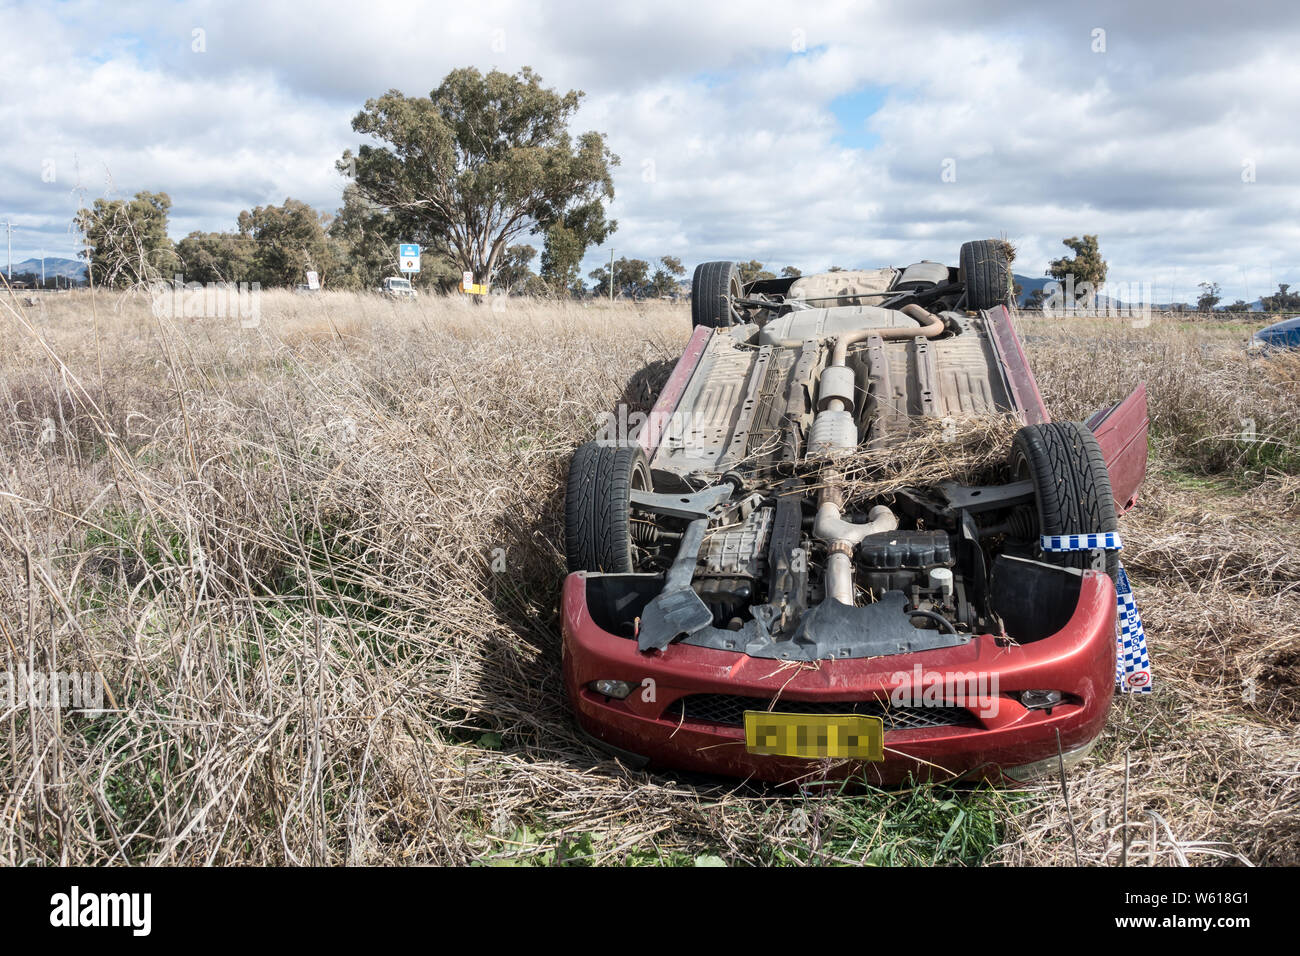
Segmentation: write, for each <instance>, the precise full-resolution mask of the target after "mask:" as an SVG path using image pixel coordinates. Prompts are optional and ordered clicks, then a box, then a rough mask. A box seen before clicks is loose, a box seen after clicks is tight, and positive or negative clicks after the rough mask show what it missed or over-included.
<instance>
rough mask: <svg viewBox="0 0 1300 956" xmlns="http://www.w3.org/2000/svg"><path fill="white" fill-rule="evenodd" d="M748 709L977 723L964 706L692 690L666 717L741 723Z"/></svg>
mask: <svg viewBox="0 0 1300 956" xmlns="http://www.w3.org/2000/svg"><path fill="white" fill-rule="evenodd" d="M747 710H774V711H776V712H777V713H780V714H862V715H863V716H866V717H880V718H881V719H883V720H884V722H885V729H886V730H919V729H921V728H924V727H959V726H961V725H963V724H970V723H974V718H973V717H972V716H971V712H970V711H969V710H967V709H966V708H964V707H893V706H890V704H889V703H888V702H887V701H878V700H829V701H807V700H784V699H778V700H777V702H776V703H775V704H773V703H772V701H771V700H769V699H765V698H762V697H737V696H736V695H734V694H690V695H688V696H686V697H682V698H681V699H679V700H675V701H673V702H672V703H671V704H669V705H668V708H667V709H666V710H665V711H664V718H665V719H666V720H682V719H683V717H684V718H685V719H686V720H690V721H694V722H696V723H701V724H722V725H724V726H729V727H739V726H741V725H742V724H744V722H745V711H747Z"/></svg>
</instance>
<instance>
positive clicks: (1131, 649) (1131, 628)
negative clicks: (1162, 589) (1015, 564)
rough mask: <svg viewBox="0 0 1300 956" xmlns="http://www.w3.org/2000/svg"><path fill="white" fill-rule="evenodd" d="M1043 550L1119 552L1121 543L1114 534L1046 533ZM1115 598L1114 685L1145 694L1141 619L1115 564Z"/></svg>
mask: <svg viewBox="0 0 1300 956" xmlns="http://www.w3.org/2000/svg"><path fill="white" fill-rule="evenodd" d="M1039 547H1040V548H1042V549H1043V550H1044V551H1121V550H1123V548H1124V542H1123V541H1121V540H1120V537H1119V534H1118V533H1116V532H1114V531H1105V532H1102V533H1100V534H1045V535H1043V536H1042V537H1041V538H1040V539H1039ZM1118 568H1119V573H1118V574H1117V575H1116V576H1115V577H1116V581H1115V598H1116V602H1117V603H1118V613H1117V615H1116V624H1117V630H1118V634H1117V636H1116V645H1117V646H1116V652H1115V683H1116V684H1117V685H1119V689H1120V690H1121V691H1123V692H1125V693H1148V692H1150V690H1151V658H1150V656H1149V655H1148V654H1147V635H1146V631H1145V630H1143V628H1142V616H1141V615H1140V614H1138V609H1137V602H1135V601H1134V600H1133V586H1132V585H1131V584H1130V583H1129V580H1128V575H1127V574H1125V573H1124V566H1123V565H1122V564H1121V565H1118Z"/></svg>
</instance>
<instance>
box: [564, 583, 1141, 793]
mask: <svg viewBox="0 0 1300 956" xmlns="http://www.w3.org/2000/svg"><path fill="white" fill-rule="evenodd" d="M586 586H587V585H586V574H585V573H582V572H578V573H575V574H570V575H569V576H568V578H567V579H566V580H565V582H564V596H563V626H564V681H565V687H566V688H567V691H568V694H569V700H570V702H571V703H572V706H573V709H574V712H575V713H576V715H577V719H578V724H579V725H580V726H581V727H582V729H583V730H585V731H586V732H587V733H588V734H590V735H591V736H592V737H594V738H595V739H596V740H597V741H598V742H601V743H603V744H605V745H607V746H609V747H612V748H616V749H617V750H620V751H624V752H627V753H629V754H635V755H638V756H640V757H643V758H646V759H647V760H648V761H649V763H650V765H651V766H659V767H674V768H679V769H683V770H694V771H700V772H705V773H715V774H726V775H729V776H736V777H754V778H756V779H760V780H769V781H775V782H787V781H794V780H798V779H820V778H822V777H823V776H828V777H830V778H842V777H846V776H850V775H854V774H865V779H866V780H868V781H869V782H871V783H878V784H895V783H901V782H903V781H904V780H905V779H906V778H907V776H908V775H909V774H910V775H912V776H913V777H915V778H918V779H934V780H944V779H952V778H956V777H962V778H965V779H987V780H991V781H993V782H999V783H1006V782H1012V783H1014V782H1017V780H1016V778H1015V777H1014V776H1012V775H1007V774H1005V773H1004V771H1010V770H1012V768H1016V767H1023V766H1024V765H1026V764H1032V763H1034V762H1036V761H1041V760H1046V759H1047V758H1049V757H1054V756H1055V755H1056V754H1057V747H1058V743H1057V731H1060V744H1059V746H1060V749H1061V750H1062V751H1064V752H1066V753H1067V754H1068V753H1069V752H1070V751H1072V750H1077V749H1079V748H1081V747H1083V746H1085V745H1087V744H1089V743H1090V742H1091V741H1092V740H1093V739H1094V738H1095V737H1096V736H1097V734H1099V733H1100V732H1101V729H1102V726H1103V725H1104V724H1105V722H1106V713H1107V711H1108V709H1109V707H1110V700H1111V695H1112V694H1113V693H1114V690H1115V588H1114V585H1113V584H1112V583H1111V580H1110V578H1109V577H1107V576H1106V575H1105V574H1102V573H1100V572H1091V571H1090V572H1086V573H1085V578H1084V582H1083V586H1082V589H1081V592H1080V595H1079V603H1078V606H1077V607H1076V609H1075V612H1074V615H1073V616H1072V617H1071V618H1070V620H1069V623H1068V624H1067V625H1066V626H1065V627H1064V628H1063V629H1062V630H1061V631H1059V632H1058V633H1056V634H1054V635H1052V636H1051V637H1048V638H1044V639H1043V640H1040V641H1035V642H1034V643H1032V644H1026V645H1023V646H1007V645H1003V644H999V642H998V641H997V640H996V639H995V638H993V637H991V636H979V637H976V638H974V639H973V640H972V641H971V642H970V643H969V644H966V645H963V646H961V647H953V648H943V649H939V650H931V651H922V652H919V653H915V654H906V655H898V656H893V657H875V658H865V659H857V660H827V661H819V662H817V663H816V664H805V665H802V666H800V665H792V664H783V663H781V662H778V661H774V660H767V659H761V658H754V657H748V656H746V655H744V654H739V653H732V652H729V651H719V650H713V649H711V648H703V647H693V646H691V645H688V644H673V645H672V646H670V647H669V648H668V649H667V650H666V651H664V652H662V653H659V652H655V653H651V654H642V653H641V652H640V651H638V650H637V646H636V642H635V641H633V640H629V639H627V638H624V637H620V636H618V635H615V634H610V633H609V632H607V631H605V630H603V629H602V628H601V627H600V626H599V625H597V624H596V622H595V621H594V620H592V617H591V615H590V613H589V612H588V608H587V593H586ZM918 667H919V668H920V674H922V675H925V678H926V680H928V681H933V679H934V678H932V677H930V675H943V674H949V675H951V674H957V675H969V674H976V675H981V677H982V679H983V680H984V681H985V682H986V684H985V686H986V687H987V689H988V690H989V692H990V694H993V693H996V696H992V697H986V698H982V699H979V700H975V701H972V700H971V699H970V698H969V697H968V698H967V700H966V701H965V705H966V707H967V709H969V710H970V711H971V720H970V721H969V722H968V723H964V724H961V725H957V726H942V727H927V728H924V729H908V730H904V729H898V730H887V731H886V733H885V760H884V761H883V762H871V763H864V762H859V761H839V762H837V763H835V764H834V765H832V766H830V768H829V770H827V768H826V767H825V766H824V764H825V761H820V762H819V761H809V760H804V759H798V758H787V757H773V756H766V755H760V754H751V753H749V752H748V751H747V750H746V749H745V734H744V729H743V728H742V727H740V726H735V725H731V724H717V723H703V722H697V721H693V720H690V719H685V720H683V719H682V717H681V716H680V714H678V713H675V712H673V711H675V708H674V707H673V705H674V704H675V703H677V701H678V700H679V699H680V698H682V697H684V696H686V695H688V694H732V695H737V696H741V697H756V698H764V699H769V700H770V699H771V698H772V697H775V696H777V695H778V694H779V700H778V704H777V705H776V707H775V708H774V709H775V710H777V711H780V710H781V709H782V708H781V706H780V702H781V701H784V702H796V701H807V702H823V703H831V702H834V703H843V702H846V701H871V700H881V701H888V700H889V699H890V696H891V692H893V693H895V694H896V695H897V694H898V693H899V692H900V689H903V690H906V688H908V687H909V686H910V685H912V684H914V683H915V681H916V677H917V676H918V672H917V670H916V668H918ZM647 678H649V679H650V680H651V681H653V685H652V687H653V694H650V693H648V691H649V690H650V688H651V685H646V690H644V691H643V690H637V691H634V692H633V693H632V694H630V695H629V696H628V697H627V699H626V700H615V699H611V698H608V697H605V696H604V695H601V694H598V693H596V692H595V691H593V690H591V688H590V687H589V686H588V685H589V684H590V683H591V682H592V681H595V680H598V679H609V680H622V681H629V682H632V683H633V684H636V685H638V686H642V685H643V683H644V682H645V681H646V679H647ZM922 689H923V688H922V687H920V686H918V687H917V688H916V700H917V701H920V700H921V699H922ZM1035 689H1041V690H1057V691H1061V692H1063V693H1064V694H1065V695H1066V702H1065V703H1062V704H1059V705H1057V706H1056V707H1054V708H1053V709H1052V711H1051V712H1050V713H1048V712H1047V711H1045V710H1028V709H1026V708H1025V707H1024V706H1023V705H1022V704H1021V703H1020V701H1019V699H1018V698H1017V697H1016V696H1014V695H1015V694H1016V692H1018V691H1024V690H1035ZM650 697H653V699H647V698H650ZM895 699H897V697H896V698H895ZM932 699H933V697H931V698H927V699H926V703H930V702H931V700H932ZM1020 779H1024V777H1023V776H1022V777H1021V778H1020Z"/></svg>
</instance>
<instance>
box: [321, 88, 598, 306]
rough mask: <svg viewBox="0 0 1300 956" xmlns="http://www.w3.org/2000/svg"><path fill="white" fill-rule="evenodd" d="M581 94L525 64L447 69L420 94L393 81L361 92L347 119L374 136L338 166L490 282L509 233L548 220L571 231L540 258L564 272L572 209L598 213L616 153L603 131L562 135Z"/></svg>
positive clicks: (576, 228) (546, 225) (576, 236)
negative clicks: (374, 95) (371, 94)
mask: <svg viewBox="0 0 1300 956" xmlns="http://www.w3.org/2000/svg"><path fill="white" fill-rule="evenodd" d="M581 97H582V93H581V92H579V91H576V90H570V91H569V92H568V93H565V94H560V93H557V92H556V91H554V90H551V89H546V88H544V87H543V86H542V81H541V77H539V76H538V75H537V74H536V73H534V72H533V71H532V70H531V69H530V68H528V67H524V68H523V69H522V70H521V71H520V72H519V73H517V74H514V75H513V76H512V75H510V74H507V73H502V72H500V71H497V70H493V71H491V72H490V73H488V74H486V75H484V74H482V73H480V72H479V71H478V70H476V69H473V68H467V69H459V70H453V71H452V72H451V73H449V74H447V76H446V78H445V79H444V80H443V81H442V84H441V85H440V86H439V87H438V88H437V89H436V90H434V91H433V92H432V93H430V94H429V96H428V97H407V96H405V95H403V94H402V93H400V92H398V91H397V90H390V91H389V92H388V93H385V94H384V95H383V96H381V97H379V98H378V99H372V100H369V101H367V102H366V105H365V108H364V109H363V110H362V111H361V112H360V113H358V114H357V115H356V117H355V118H354V119H353V120H352V128H353V129H354V130H355V131H356V132H358V133H363V134H366V135H369V136H372V137H374V138H375V139H377V140H378V141H380V143H382V144H383V145H381V146H370V145H363V146H361V147H360V148H359V149H358V151H357V154H356V156H355V157H354V156H353V154H352V153H351V151H347V152H345V153H344V154H343V159H342V160H341V161H340V163H339V168H340V170H341V171H344V172H346V173H349V174H353V173H354V174H355V178H356V184H357V187H358V189H359V190H360V191H361V193H362V195H364V196H365V197H366V198H367V199H369V200H370V201H372V202H374V203H376V204H378V205H380V206H383V207H385V208H386V209H389V210H391V211H392V212H394V213H395V214H397V215H398V218H399V219H401V220H405V221H407V222H410V223H411V224H412V225H413V226H415V227H417V228H416V231H417V232H418V235H419V236H422V237H423V241H424V242H425V243H426V244H427V245H429V246H430V247H431V248H432V249H433V250H434V251H436V252H441V253H443V254H445V255H446V256H447V258H449V259H450V260H451V261H452V262H453V263H454V264H456V265H457V266H458V267H460V268H461V269H462V270H465V271H469V272H472V273H473V274H474V277H475V280H476V281H478V282H485V283H491V281H492V279H493V278H494V276H495V275H496V271H497V268H498V267H499V266H500V264H501V261H502V256H503V255H504V254H505V251H506V249H507V248H508V247H509V246H510V245H511V243H512V240H514V239H516V238H517V237H519V236H521V235H523V234H524V233H527V232H546V231H547V230H549V229H550V228H551V227H553V226H555V225H556V224H561V225H563V227H564V228H565V229H568V230H569V231H570V233H571V235H570V236H569V237H568V238H567V239H566V242H565V243H561V244H562V245H565V254H564V255H563V256H560V255H558V250H552V256H551V259H550V260H548V261H552V262H553V263H554V266H555V268H556V269H558V270H560V271H564V270H565V269H568V268H569V264H570V263H571V261H572V249H571V248H570V247H572V246H575V245H578V244H580V243H581V242H583V241H584V239H585V238H586V236H585V235H584V234H583V230H582V229H581V228H580V227H581V225H582V224H581V223H575V222H574V221H573V217H574V215H575V214H577V213H578V211H579V210H580V209H581V208H582V207H589V209H598V210H599V212H600V217H599V218H600V220H601V221H602V222H603V220H604V217H603V209H604V206H603V203H604V202H605V201H607V200H610V199H613V197H614V183H613V179H612V177H611V175H610V168H611V167H612V166H615V165H617V164H618V157H616V156H614V154H613V153H611V152H610V151H609V149H608V148H606V146H605V138H604V136H603V135H601V134H600V133H594V132H588V133H583V134H582V135H580V136H578V137H577V139H576V140H575V139H573V138H572V137H571V136H570V135H569V131H568V123H569V120H570V118H571V117H572V115H573V112H574V111H575V110H576V109H577V107H578V102H579V100H580V99H581ZM588 215H589V216H590V215H591V213H590V212H589V213H588ZM609 227H610V228H612V224H609ZM412 238H413V239H414V238H415V237H412ZM583 248H584V249H585V247H583ZM578 259H579V261H580V260H581V255H580V254H579V256H578Z"/></svg>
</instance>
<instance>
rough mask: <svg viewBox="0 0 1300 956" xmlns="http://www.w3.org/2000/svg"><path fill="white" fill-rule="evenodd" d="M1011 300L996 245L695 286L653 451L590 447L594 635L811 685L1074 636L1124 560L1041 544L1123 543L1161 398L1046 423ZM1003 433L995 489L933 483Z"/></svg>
mask: <svg viewBox="0 0 1300 956" xmlns="http://www.w3.org/2000/svg"><path fill="white" fill-rule="evenodd" d="M1009 282H1010V276H1009V268H1008V261H1007V257H1006V255H1005V252H1004V251H1003V248H1002V244H1000V243H998V242H997V241H995V240H988V241H984V242H978V243H967V244H966V245H965V246H963V248H962V264H961V266H959V267H957V268H949V267H947V266H942V265H940V264H938V263H931V262H922V263H917V264H914V265H912V266H909V267H907V268H905V269H877V270H862V271H855V272H832V273H827V274H823V275H818V276H809V277H795V278H787V279H780V280H759V281H756V282H751V283H748V284H744V283H740V282H739V281H738V276H737V274H736V270H735V267H734V265H733V264H731V263H705V264H704V265H702V266H700V267H699V269H697V271H696V276H695V288H694V299H693V322H694V325H695V327H696V328H695V332H694V334H693V336H692V338H691V340H690V342H689V343H688V346H687V349H686V352H685V354H684V355H683V357H682V359H681V361H680V362H679V363H678V366H677V368H676V369H675V370H674V372H673V375H672V376H671V377H670V378H669V380H668V382H667V384H666V385H665V387H664V390H663V392H662V393H661V395H660V397H659V400H658V402H657V403H656V404H655V406H654V409H653V410H652V411H651V413H650V414H649V416H648V417H647V419H646V421H645V423H644V426H643V427H642V428H641V429H640V431H639V432H638V434H637V435H636V437H635V440H633V441H628V440H624V441H618V440H609V439H606V440H597V441H594V442H590V443H588V444H587V445H584V446H582V447H581V448H579V449H578V451H577V452H576V453H575V456H574V459H573V463H572V465H571V469H570V476H569V484H568V491H567V498H566V554H567V557H568V561H569V566H570V570H571V571H572V572H575V573H578V574H580V575H581V580H582V586H583V592H584V601H585V606H586V607H585V610H586V612H587V614H589V616H590V620H591V622H592V623H593V624H594V625H596V626H597V627H598V628H599V629H600V630H601V631H602V632H604V633H606V634H609V635H613V636H615V637H616V638H618V639H621V640H623V641H626V642H634V643H635V647H636V650H637V653H638V654H639V655H640V656H641V657H642V658H643V659H649V658H653V657H655V656H659V657H664V656H665V655H670V654H674V653H678V654H680V653H682V651H681V650H680V649H681V648H684V647H695V648H701V649H708V650H712V651H718V652H725V653H727V654H732V655H743V656H744V657H745V658H748V659H758V660H769V661H773V662H799V663H801V664H802V665H805V666H809V665H811V666H822V665H823V664H825V663H826V662H841V661H843V662H848V661H855V660H870V659H880V658H896V659H898V660H899V661H900V662H901V661H904V660H906V661H907V662H908V664H909V666H910V662H911V660H912V657H910V655H916V656H917V657H916V659H918V660H924V659H925V657H926V655H927V654H932V653H933V652H940V651H944V650H950V651H952V650H956V649H962V651H961V652H963V653H965V652H966V651H969V650H970V647H971V645H972V642H978V641H980V640H985V641H992V642H996V643H997V644H998V645H999V646H1024V645H1029V644H1032V643H1034V642H1037V641H1043V640H1046V639H1049V638H1051V637H1052V636H1053V635H1055V634H1057V633H1058V632H1060V631H1061V630H1062V629H1063V628H1065V627H1066V626H1067V625H1068V624H1069V622H1070V621H1071V619H1072V618H1073V617H1074V615H1075V614H1076V612H1077V611H1078V608H1079V606H1080V600H1081V595H1082V594H1083V592H1084V590H1085V581H1086V580H1087V579H1088V577H1089V576H1090V575H1091V576H1092V577H1095V576H1097V575H1106V576H1108V577H1110V578H1112V579H1113V577H1114V575H1115V572H1116V561H1115V555H1114V553H1113V552H1112V551H1107V550H1105V549H1103V548H1096V549H1092V550H1081V551H1071V552H1050V551H1044V550H1043V549H1042V548H1041V547H1040V540H1041V536H1043V535H1061V534H1080V533H1103V532H1113V531H1115V529H1116V519H1117V515H1118V514H1119V513H1121V512H1122V511H1123V510H1125V509H1127V507H1129V506H1130V505H1131V504H1132V503H1133V500H1134V496H1135V493H1136V487H1137V483H1138V482H1139V481H1140V479H1141V474H1142V471H1143V470H1144V468H1145V437H1144V436H1145V427H1146V413H1145V397H1144V394H1143V393H1142V392H1141V389H1139V390H1138V392H1137V393H1135V394H1134V395H1133V396H1131V397H1130V399H1128V400H1127V401H1126V402H1124V403H1120V404H1118V405H1116V406H1114V407H1112V408H1111V409H1106V410H1102V411H1101V412H1099V413H1098V415H1097V416H1094V419H1093V420H1092V421H1090V422H1089V423H1070V422H1066V423H1057V422H1051V421H1050V419H1049V416H1048V414H1047V411H1046V409H1045V408H1044V407H1043V403H1042V400H1041V398H1040V397H1039V395H1038V390H1037V387H1036V385H1035V383H1034V380H1033V376H1032V374H1031V373H1030V371H1029V367H1028V363H1027V362H1026V360H1025V356H1024V352H1023V349H1022V348H1021V345H1020V342H1019V340H1018V338H1017V336H1016V334H1015V331H1014V329H1013V327H1012V324H1011V317H1010V313H1009V312H1008V310H1007V309H1006V308H1005V307H1004V303H1005V302H1006V300H1007V292H1008V288H1009ZM998 421H1001V422H1003V423H1007V422H1010V423H1012V424H1011V426H1010V427H1011V428H1012V429H1014V428H1015V427H1017V426H1020V427H1019V430H1018V431H1015V433H1014V439H1013V440H1012V441H1011V442H1010V447H1007V448H1005V449H1004V450H1000V451H999V452H998V453H996V454H993V455H991V456H986V457H987V458H988V462H987V463H986V467H984V468H983V469H982V471H981V473H980V474H979V475H976V476H972V475H970V474H961V473H960V472H959V471H954V472H953V473H952V474H948V475H946V476H945V472H944V469H943V468H942V467H939V468H937V469H936V468H935V467H933V465H934V464H935V463H938V464H940V465H942V463H943V460H944V455H945V449H947V448H949V447H952V448H955V447H957V446H958V445H959V444H961V443H962V442H963V440H964V438H965V437H966V435H965V431H966V430H967V429H970V428H975V427H980V426H982V425H986V424H987V423H989V422H998ZM1005 427H1006V426H1005V425H1004V428H1005ZM991 433H992V434H1002V433H999V432H998V431H997V430H996V429H992V430H991ZM1005 433H1006V434H1010V431H1007V432H1005ZM1103 440H1104V441H1105V444H1106V447H1105V448H1103V446H1102V442H1103ZM891 456H893V458H894V459H897V458H898V457H899V456H902V457H903V458H904V459H906V458H907V457H908V456H916V457H917V461H916V462H915V464H917V465H921V464H924V463H926V462H929V463H930V464H931V467H922V468H916V469H914V470H915V473H916V474H917V475H919V476H920V480H917V481H915V482H913V481H909V480H907V479H908V476H909V462H908V461H907V460H903V461H901V462H900V461H897V460H894V461H893V462H892V465H893V472H892V473H893V476H894V480H893V481H891V482H890V483H888V485H887V487H881V486H880V484H879V483H878V482H876V483H873V482H872V480H871V479H872V477H873V476H874V475H875V474H876V473H877V472H878V470H879V468H880V467H881V463H882V462H884V461H890V459H891ZM935 475H938V476H939V477H938V478H937V479H936V478H935ZM973 477H974V478H978V479H979V480H972V478H973ZM1112 477H1115V478H1116V480H1115V481H1114V482H1112ZM958 478H961V479H963V480H957V479H958ZM1112 654H1113V650H1112ZM1112 659H1113V658H1112ZM866 696H867V697H868V698H870V695H866ZM1107 699H1108V698H1107ZM683 706H684V705H683ZM665 713H666V712H665ZM681 713H682V714H683V715H684V714H685V711H684V710H682V711H681Z"/></svg>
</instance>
